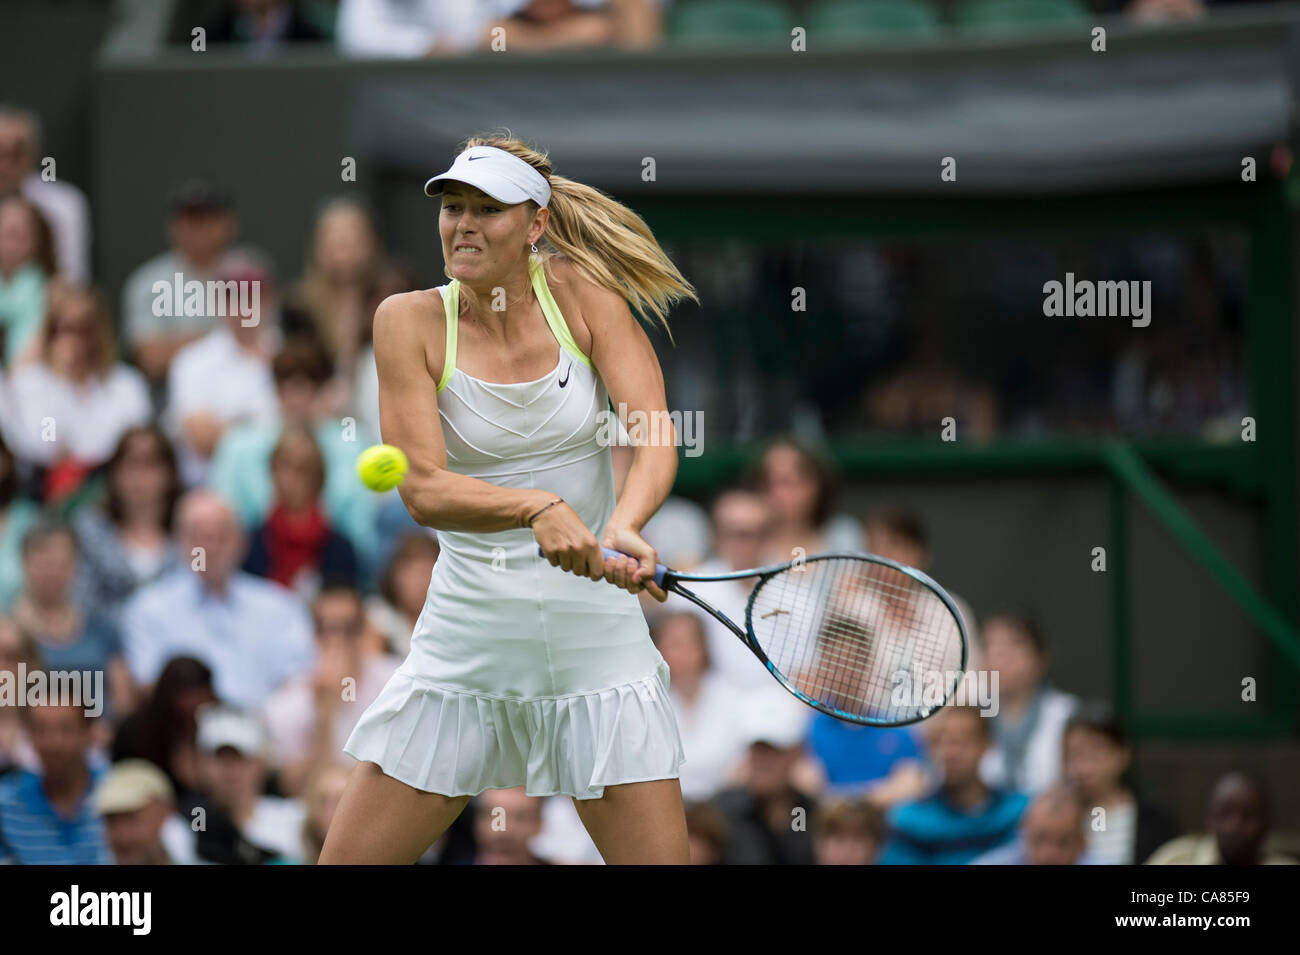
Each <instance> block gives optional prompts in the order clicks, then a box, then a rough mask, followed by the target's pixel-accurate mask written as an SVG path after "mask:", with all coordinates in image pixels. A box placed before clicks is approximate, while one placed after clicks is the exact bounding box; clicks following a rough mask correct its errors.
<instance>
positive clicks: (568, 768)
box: [344, 255, 683, 799]
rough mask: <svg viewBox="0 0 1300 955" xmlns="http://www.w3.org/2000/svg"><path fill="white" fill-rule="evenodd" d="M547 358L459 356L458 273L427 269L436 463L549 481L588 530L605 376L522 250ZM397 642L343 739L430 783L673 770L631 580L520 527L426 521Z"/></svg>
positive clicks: (675, 751) (449, 789)
mask: <svg viewBox="0 0 1300 955" xmlns="http://www.w3.org/2000/svg"><path fill="white" fill-rule="evenodd" d="M529 270H530V273H531V277H532V283H533V289H534V291H536V293H537V299H538V301H539V302H540V303H541V307H542V313H543V314H544V315H545V316H546V322H547V324H548V325H549V326H550V329H551V331H552V333H553V334H554V335H555V337H556V339H557V340H558V341H559V343H560V349H559V352H560V360H559V363H558V364H557V365H556V366H555V368H554V369H553V370H552V371H551V373H550V374H548V375H546V376H545V377H543V378H539V379H537V380H536V381H525V382H517V383H511V384H500V383H494V382H487V381H482V380H480V379H478V378H474V377H472V376H470V375H467V374H465V373H464V372H463V371H461V370H460V369H459V368H456V367H455V364H456V331H457V316H458V314H459V282H457V281H452V282H451V283H450V284H449V285H444V286H440V287H439V289H438V290H439V292H441V294H442V299H443V304H444V307H445V310H446V314H447V358H446V362H445V364H444V371H443V376H442V381H441V382H439V385H438V413H439V415H440V416H441V418H442V430H443V435H444V438H445V440H446V445H447V466H448V468H449V469H450V470H452V471H455V472H456V473H458V474H466V475H469V476H470V477H474V478H478V479H479V480H482V481H487V482H488V483H490V484H495V485H498V486H501V487H519V488H525V487H526V488H543V489H545V490H547V491H551V492H554V493H555V494H556V495H558V496H562V497H563V498H564V499H565V500H566V501H567V502H568V503H569V505H570V506H571V507H573V509H574V510H575V511H576V512H577V513H578V516H579V517H581V518H582V520H583V523H585V524H586V525H587V527H588V528H590V529H591V531H592V533H593V534H595V535H596V536H597V537H599V536H600V535H601V534H602V533H603V531H604V528H605V524H606V523H607V522H608V521H609V518H610V516H611V515H612V514H613V511H614V503H615V499H614V473H613V467H612V465H611V461H610V452H609V447H608V442H607V440H603V438H605V435H606V431H605V426H604V422H603V420H602V416H601V413H602V412H603V411H605V410H606V409H607V408H608V405H609V399H608V395H607V393H606V390H605V385H604V382H602V381H601V379H600V376H599V374H598V373H597V371H596V369H595V367H594V366H593V365H592V363H591V360H590V359H589V358H588V357H587V356H586V355H584V354H583V353H582V351H581V350H580V349H579V348H578V346H577V343H576V342H575V341H574V340H573V336H572V334H570V332H569V327H568V325H567V324H566V323H565V321H564V317H563V316H562V315H561V314H560V310H559V307H558V306H557V305H556V303H555V299H554V298H552V296H551V293H550V289H549V288H548V287H547V284H546V277H545V274H544V271H543V267H542V263H541V260H540V259H539V258H538V257H537V256H535V255H534V256H532V257H531V259H530V263H529ZM438 541H439V543H440V544H441V546H442V553H441V555H440V556H439V558H438V561H437V563H436V564H435V565H434V569H433V577H432V579H431V580H430V582H429V592H428V596H427V597H426V598H425V603H424V610H423V611H422V612H421V614H420V618H419V620H418V621H417V622H416V625H415V632H414V634H413V635H412V637H411V652H410V654H409V655H408V656H407V658H406V661H405V662H404V663H403V664H402V665H401V667H399V668H398V670H397V672H396V673H395V674H394V675H393V677H392V678H391V679H390V680H389V681H388V683H387V685H385V687H384V689H383V690H382V691H381V692H380V694H379V696H378V698H376V700H375V702H374V703H373V704H372V705H371V706H370V708H369V709H367V710H366V712H365V713H364V714H363V715H362V717H361V719H360V720H359V721H358V723H357V725H356V727H355V729H354V730H353V731H352V734H351V736H350V737H349V738H348V741H347V744H346V746H345V747H344V750H345V752H347V753H348V754H349V755H351V756H353V757H355V758H356V759H358V760H367V761H370V762H373V763H377V764H378V765H379V767H380V768H381V769H382V770H383V771H384V772H385V773H386V774H387V775H389V776H392V777H393V778H394V779H398V780H400V781H401V782H404V783H406V784H407V785H409V786H414V787H415V788H416V789H422V790H426V791H429V792H437V793H442V794H444V795H448V796H458V795H474V794H477V793H480V792H482V791H483V790H484V789H504V788H508V787H512V786H520V785H522V786H525V787H526V791H527V792H528V794H529V795H533V796H546V795H555V794H558V793H566V794H568V795H570V796H574V797H576V798H578V799H595V798H599V797H600V796H601V795H603V793H604V787H606V786H611V785H615V784H618V783H631V782H642V781H644V780H650V779H669V778H676V777H677V775H678V768H679V767H680V766H681V764H682V762H683V753H682V743H681V737H680V735H679V734H678V730H677V722H676V719H675V718H674V715H673V710H672V705H671V702H670V699H669V695H668V666H667V664H666V663H665V662H664V660H663V657H661V656H660V655H659V651H658V650H656V649H655V647H654V644H653V643H651V641H650V634H649V630H648V629H647V627H646V622H645V617H644V615H643V614H642V612H641V607H640V604H639V603H638V601H637V598H636V597H635V596H633V595H632V594H630V593H628V592H627V591H625V590H621V589H619V588H617V587H614V586H613V585H612V584H608V583H606V582H604V581H593V580H591V579H589V578H586V577H579V576H576V575H574V574H570V573H566V572H564V571H562V570H560V569H559V568H558V567H552V566H551V565H550V564H549V563H548V562H547V561H546V560H545V558H542V557H540V556H538V554H537V542H536V539H535V538H534V537H533V532H532V531H531V530H529V529H527V528H522V529H515V530H508V531H499V532H494V533H465V532H458V531H439V533H438Z"/></svg>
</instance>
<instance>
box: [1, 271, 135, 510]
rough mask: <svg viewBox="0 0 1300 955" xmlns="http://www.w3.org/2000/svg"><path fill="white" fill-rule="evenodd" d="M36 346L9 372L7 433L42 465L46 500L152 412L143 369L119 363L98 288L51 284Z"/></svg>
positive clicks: (23, 455)
mask: <svg viewBox="0 0 1300 955" xmlns="http://www.w3.org/2000/svg"><path fill="white" fill-rule="evenodd" d="M37 347H38V351H37V358H36V360H34V361H32V362H28V363H25V364H22V365H20V366H19V367H18V368H16V369H15V370H14V371H13V373H12V374H11V376H10V379H9V389H10V394H9V400H10V401H11V402H12V410H11V418H12V420H10V421H8V422H6V429H5V436H6V438H7V439H8V441H9V443H10V447H11V448H12V449H13V452H14V454H15V455H16V456H17V457H18V458H19V459H20V460H24V461H27V462H28V463H31V464H35V465H39V466H41V467H43V468H46V469H47V478H46V496H47V498H49V497H51V496H58V495H59V494H60V493H62V492H64V491H67V490H69V489H71V488H73V487H75V486H76V485H79V483H80V481H81V479H82V478H83V477H84V476H85V474H86V473H87V472H88V471H89V470H90V469H92V468H95V467H97V466H99V465H100V464H103V463H104V462H105V461H106V460H108V458H109V456H111V455H112V453H113V450H114V449H115V448H116V447H117V442H118V439H119V438H121V436H122V435H123V434H124V433H125V432H126V431H127V429H129V428H131V427H134V426H136V425H141V424H144V423H145V422H147V421H148V420H149V418H150V416H151V415H152V411H153V409H152V407H151V405H150V403H149V391H148V387H147V386H146V384H145V381H144V379H143V378H142V377H141V375H140V373H139V372H138V371H136V370H135V369H134V368H131V367H130V366H128V365H125V364H122V363H121V362H118V361H117V354H116V348H115V345H114V342H113V333H112V326H111V322H110V319H109V314H108V307H107V305H106V303H105V302H104V299H103V297H102V296H101V295H99V294H98V293H96V292H93V291H89V290H86V289H80V288H74V287H72V286H70V285H67V284H64V283H61V282H56V283H54V284H53V285H52V286H51V287H50V290H49V297H48V301H47V305H46V318H45V323H44V325H43V327H42V330H41V333H40V338H39V339H38V342H37Z"/></svg>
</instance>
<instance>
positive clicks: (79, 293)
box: [40, 279, 117, 378]
mask: <svg viewBox="0 0 1300 955" xmlns="http://www.w3.org/2000/svg"><path fill="white" fill-rule="evenodd" d="M76 299H83V300H84V301H86V302H88V303H89V305H90V316H91V325H92V328H91V343H90V348H91V359H90V362H91V366H92V367H93V368H94V369H95V373H96V374H97V375H98V376H99V377H100V378H105V377H107V376H108V373H109V372H110V371H112V370H113V366H114V365H115V364H117V338H116V336H115V335H114V334H113V317H112V314H111V312H110V311H109V307H108V299H106V298H105V297H104V293H103V292H101V291H100V290H99V289H97V288H94V287H91V286H84V285H76V284H74V283H72V282H69V281H66V280H64V279H54V280H53V281H51V282H50V284H49V285H48V286H47V287H46V293H45V321H44V324H43V325H42V327H41V333H40V335H41V337H40V358H41V361H43V362H45V363H46V364H49V361H50V352H51V351H52V349H53V346H54V329H55V326H56V324H57V323H58V321H59V317H60V315H61V314H62V310H63V308H64V307H65V306H66V305H67V304H68V303H69V302H72V301H75V300H76Z"/></svg>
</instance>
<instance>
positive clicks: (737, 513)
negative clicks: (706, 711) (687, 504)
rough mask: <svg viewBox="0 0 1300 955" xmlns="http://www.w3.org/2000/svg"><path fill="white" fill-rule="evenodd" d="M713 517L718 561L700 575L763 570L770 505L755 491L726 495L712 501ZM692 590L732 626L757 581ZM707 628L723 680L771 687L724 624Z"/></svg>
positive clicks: (741, 618)
mask: <svg viewBox="0 0 1300 955" xmlns="http://www.w3.org/2000/svg"><path fill="white" fill-rule="evenodd" d="M711 513H712V518H713V547H714V554H715V556H714V557H713V558H712V559H710V560H708V561H705V562H704V563H703V564H701V565H700V566H699V567H697V568H696V572H697V573H700V574H727V573H731V572H732V571H736V570H748V569H750V568H752V567H757V566H759V565H760V563H761V558H762V555H763V550H764V547H765V546H766V543H767V540H768V535H769V534H770V532H771V527H772V513H771V511H770V509H769V508H768V506H767V503H766V501H764V499H763V498H762V497H761V496H760V495H758V494H756V493H754V492H753V491H745V490H738V489H736V490H729V491H724V492H723V493H722V494H720V495H719V496H718V497H717V498H716V499H715V500H714V502H713V508H712V512H711ZM691 589H692V590H694V591H695V592H696V593H697V594H699V595H700V596H701V597H703V598H704V599H705V600H706V601H708V602H709V603H710V604H712V605H713V606H715V607H717V608H718V610H720V611H722V613H724V614H726V615H727V616H728V617H730V618H731V619H732V620H735V621H738V622H742V623H743V621H744V619H745V605H746V604H747V603H748V602H749V594H750V592H751V591H752V590H753V589H754V581H753V579H752V578H751V579H746V580H739V581H736V580H720V581H715V582H712V583H708V582H700V583H693V584H691ZM704 626H705V630H706V632H707V634H708V644H709V658H710V660H711V661H712V663H713V668H714V670H715V671H716V672H717V674H718V675H719V676H720V677H722V678H723V679H725V680H726V681H727V682H728V683H730V684H732V685H734V686H737V687H739V688H741V689H767V688H769V687H770V686H772V685H773V684H772V677H771V676H770V675H769V674H768V672H767V669H766V668H765V667H764V666H763V664H761V663H760V662H759V661H758V660H757V659H756V658H755V657H754V654H753V653H752V652H751V651H750V650H749V648H748V647H746V646H745V645H744V644H743V643H741V641H740V639H739V638H738V637H737V636H736V635H735V634H734V633H732V632H731V630H729V629H728V628H727V626H726V625H725V624H723V623H721V622H720V621H718V620H716V619H715V618H714V617H713V616H709V617H708V618H707V619H706V620H705V621H704Z"/></svg>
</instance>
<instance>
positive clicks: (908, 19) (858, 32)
mask: <svg viewBox="0 0 1300 955" xmlns="http://www.w3.org/2000/svg"><path fill="white" fill-rule="evenodd" d="M808 30H809V32H810V33H812V34H813V35H815V36H823V37H832V36H838V37H844V38H846V39H847V38H853V37H873V36H900V37H901V36H932V35H933V34H935V33H937V32H938V30H939V16H938V14H937V13H935V11H934V8H933V7H931V6H930V5H929V4H927V3H924V2H922V0H823V2H822V3H819V4H817V5H816V6H814V7H812V8H811V9H810V10H809V11H808Z"/></svg>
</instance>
